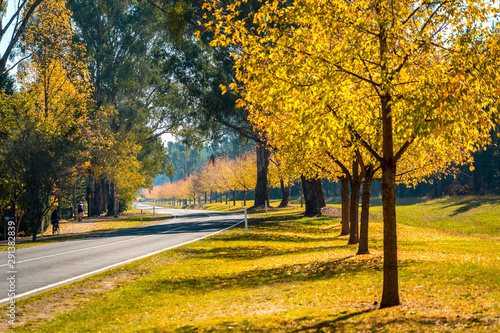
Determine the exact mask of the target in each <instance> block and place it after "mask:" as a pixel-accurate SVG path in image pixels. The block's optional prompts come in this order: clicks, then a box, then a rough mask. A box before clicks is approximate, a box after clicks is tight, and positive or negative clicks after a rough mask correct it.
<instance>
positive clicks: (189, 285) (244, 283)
mask: <svg viewBox="0 0 500 333" xmlns="http://www.w3.org/2000/svg"><path fill="white" fill-rule="evenodd" d="M406 265H409V263H401V265H400V266H406ZM360 270H373V271H377V272H381V271H382V257H381V256H377V257H364V258H363V257H359V256H354V255H352V256H347V257H344V258H341V259H336V260H328V261H324V262H310V263H302V264H294V265H283V266H280V267H275V268H255V269H251V270H247V271H243V272H240V273H228V274H220V275H217V274H216V275H214V274H208V273H207V274H206V275H203V276H186V277H179V278H171V277H169V278H163V277H159V276H155V278H154V279H151V280H150V279H148V280H147V281H144V282H145V284H144V289H145V292H148V293H162V292H165V291H168V290H176V292H183V291H185V292H189V293H192V292H201V293H205V292H207V291H209V290H220V289H248V288H255V287H259V286H263V285H273V284H277V283H295V282H301V281H317V280H320V279H331V278H334V277H336V276H339V275H341V274H342V275H352V274H356V273H357V272H359V271H360Z"/></svg>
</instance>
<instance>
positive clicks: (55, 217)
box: [50, 208, 61, 235]
mask: <svg viewBox="0 0 500 333" xmlns="http://www.w3.org/2000/svg"><path fill="white" fill-rule="evenodd" d="M60 219H61V217H60V216H59V213H58V212H57V208H56V209H54V211H53V212H52V216H51V217H50V223H52V234H53V235H55V234H57V235H59V220H60Z"/></svg>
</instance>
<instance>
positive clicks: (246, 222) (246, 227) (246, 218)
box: [245, 208, 248, 234]
mask: <svg viewBox="0 0 500 333" xmlns="http://www.w3.org/2000/svg"><path fill="white" fill-rule="evenodd" d="M245 234H248V216H247V209H246V208H245Z"/></svg>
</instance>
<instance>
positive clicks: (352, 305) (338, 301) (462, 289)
mask: <svg viewBox="0 0 500 333" xmlns="http://www.w3.org/2000/svg"><path fill="white" fill-rule="evenodd" d="M474 200H475V201H474ZM495 200H496V201H495ZM499 206H500V205H499V202H498V199H461V200H451V199H448V200H439V201H428V202H424V203H421V204H417V205H408V206H400V207H399V208H398V218H399V222H400V224H399V227H398V236H399V260H400V295H401V300H402V305H401V306H398V307H394V308H389V309H384V310H380V309H378V305H377V302H379V301H380V298H381V292H382V256H381V253H382V223H381V214H380V213H381V207H379V206H375V207H373V208H372V212H373V216H372V220H371V226H370V228H371V229H370V237H371V240H370V245H371V254H370V255H365V256H355V253H356V249H357V248H356V246H347V245H346V243H347V238H346V237H339V236H338V234H339V232H340V230H339V228H340V225H339V221H338V220H331V219H328V218H325V217H322V218H314V219H308V218H303V217H301V216H299V215H298V214H297V211H298V209H294V210H291V209H289V210H270V211H269V213H268V214H269V216H268V218H267V219H264V216H265V213H264V212H260V213H259V214H258V218H254V219H252V220H251V221H250V227H249V234H248V235H245V232H244V228H243V226H240V227H236V228H234V229H231V230H228V231H226V232H224V233H221V234H218V235H216V236H213V237H210V238H208V239H205V240H202V241H199V242H197V243H192V244H189V245H186V246H183V247H181V248H178V249H175V250H170V251H167V252H164V253H161V254H159V255H156V256H153V257H151V258H148V259H145V260H142V261H139V262H136V263H133V264H129V265H127V266H124V268H123V269H119V270H114V271H112V272H108V273H105V274H102V275H100V276H98V277H94V278H91V279H88V280H86V281H83V282H79V284H80V285H81V284H85V283H86V284H92V285H101V284H102V285H105V284H106V283H107V282H106V281H110V280H113V279H115V280H116V281H118V280H119V277H120V276H127V277H128V278H127V279H126V280H121V282H120V283H118V284H117V285H115V286H114V287H113V288H111V289H107V290H105V291H98V290H93V291H92V296H91V297H87V298H86V299H85V300H81V297H79V296H74V295H73V296H71V290H72V288H73V289H75V288H78V283H77V284H73V285H71V286H68V287H64V288H60V289H58V290H54V291H50V292H48V293H45V294H42V295H41V296H36V297H34V298H29V299H26V300H22V301H20V302H19V304H18V306H19V309H20V311H21V312H23V311H25V316H24V319H22V320H24V321H26V320H28V318H30V317H29V316H30V312H32V311H34V310H33V309H36V308H37V304H39V305H42V304H45V305H46V304H52V303H55V302H61V300H60V299H59V298H58V295H61V294H64V295H68V296H65V297H66V299H65V302H67V303H68V304H69V305H71V304H76V305H75V306H73V307H71V306H70V310H69V311H66V313H61V312H64V311H62V310H57V307H56V308H55V309H56V310H53V312H52V315H51V316H48V317H47V316H45V317H44V318H43V319H37V320H33V321H31V322H28V323H26V324H25V325H24V326H22V327H17V328H16V329H15V331H43V332H98V331H99V332H137V331H142V332H229V331H230V332H280V331H282V332H294V331H300V332H334V331H342V332H404V331H414V332H421V331H443V332H457V331H459V332H460V331H466V332H469V331H481V332H498V331H499V330H500V305H499V303H500V266H499V262H500V242H499V241H498V239H499V236H500V231H499V229H498V228H499V227H500V214H499ZM434 227H435V228H434ZM436 228H437V229H436ZM461 233H462V234H465V235H466V236H463V235H461ZM479 233H480V235H479ZM476 234H477V235H478V236H480V237H476V236H471V235H476ZM117 279H118V280H117ZM87 296H88V295H87ZM51 302H52V303H51ZM23 309H24V310H23ZM21 318H23V317H21Z"/></svg>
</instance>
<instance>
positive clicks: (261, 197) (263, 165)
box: [254, 142, 271, 207]
mask: <svg viewBox="0 0 500 333" xmlns="http://www.w3.org/2000/svg"><path fill="white" fill-rule="evenodd" d="M256 153H257V185H256V186H255V202H254V207H261V206H264V205H265V204H266V201H267V202H269V195H268V192H267V171H268V168H269V156H270V154H271V152H270V151H269V150H268V149H267V144H266V143H265V142H262V143H258V144H257V149H256Z"/></svg>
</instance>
